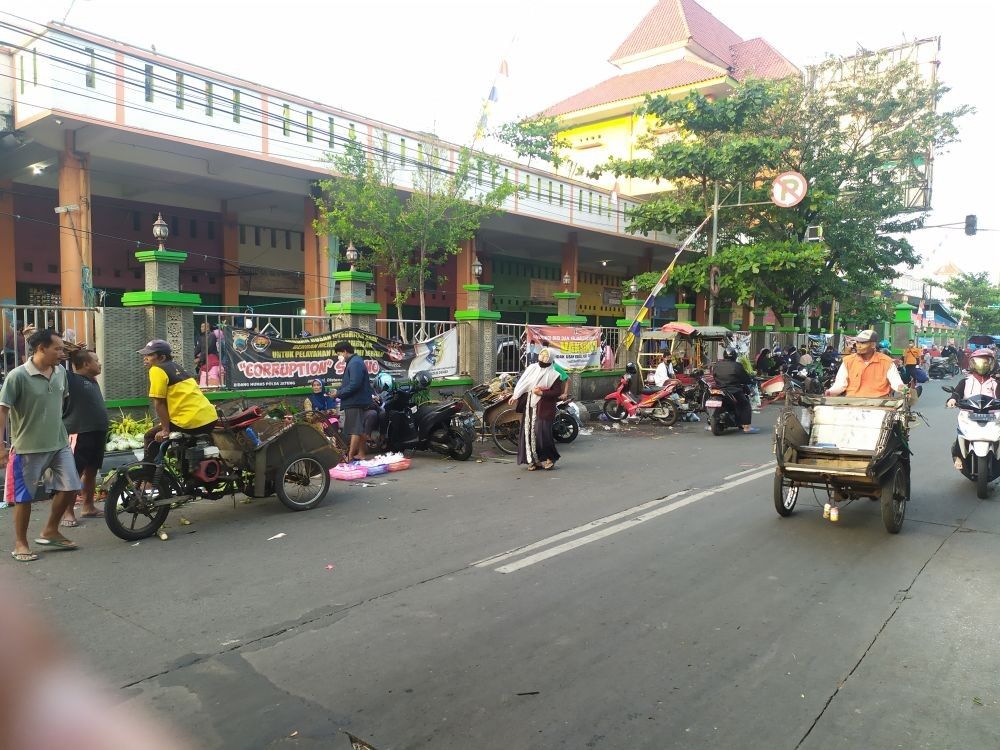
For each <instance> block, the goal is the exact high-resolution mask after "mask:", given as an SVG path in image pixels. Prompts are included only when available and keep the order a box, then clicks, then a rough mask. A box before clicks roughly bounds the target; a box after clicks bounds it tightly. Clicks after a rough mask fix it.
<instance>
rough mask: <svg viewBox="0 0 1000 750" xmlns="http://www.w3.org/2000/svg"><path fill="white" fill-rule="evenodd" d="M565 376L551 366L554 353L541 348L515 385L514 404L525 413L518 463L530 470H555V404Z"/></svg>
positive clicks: (512, 399) (556, 454) (556, 453)
mask: <svg viewBox="0 0 1000 750" xmlns="http://www.w3.org/2000/svg"><path fill="white" fill-rule="evenodd" d="M561 378H562V373H561V372H560V369H559V368H556V367H553V366H552V353H551V352H550V351H549V350H548V349H542V350H541V351H540V352H539V353H538V361H537V362H535V363H534V364H531V365H529V366H528V368H527V369H526V370H525V371H524V373H523V374H522V375H521V377H520V379H518V381H517V385H515V386H514V394H513V396H512V397H511V399H510V403H511V404H517V407H518V411H519V412H521V413H522V414H523V418H522V420H521V431H520V435H519V439H518V444H517V463H518V464H528V471H535V470H536V469H554V468H555V465H556V461H558V460H559V451H557V450H556V442H555V439H554V438H553V437H552V422H553V421H554V420H555V416H556V402H557V401H559V398H560V397H561V396H562V393H563V386H562V383H561V382H560V381H561Z"/></svg>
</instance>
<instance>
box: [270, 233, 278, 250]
mask: <svg viewBox="0 0 1000 750" xmlns="http://www.w3.org/2000/svg"><path fill="white" fill-rule="evenodd" d="M276 247H278V230H277V229H272V230H271V248H272V249H273V248H276Z"/></svg>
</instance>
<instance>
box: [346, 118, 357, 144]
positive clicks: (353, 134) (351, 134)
mask: <svg viewBox="0 0 1000 750" xmlns="http://www.w3.org/2000/svg"><path fill="white" fill-rule="evenodd" d="M347 137H348V138H349V139H350V140H352V141H356V140H358V134H357V132H356V131H355V130H354V123H353V122H352V123H351V124H350V125H348V126H347Z"/></svg>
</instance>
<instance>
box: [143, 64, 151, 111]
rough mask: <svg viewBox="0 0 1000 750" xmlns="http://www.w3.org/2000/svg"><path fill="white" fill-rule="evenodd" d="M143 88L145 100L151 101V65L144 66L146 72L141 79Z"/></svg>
mask: <svg viewBox="0 0 1000 750" xmlns="http://www.w3.org/2000/svg"><path fill="white" fill-rule="evenodd" d="M143 88H144V89H145V90H146V101H147V102H151V101H153V66H152V65H147V66H146V74H145V78H144V79H143Z"/></svg>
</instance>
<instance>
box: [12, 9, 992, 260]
mask: <svg viewBox="0 0 1000 750" xmlns="http://www.w3.org/2000/svg"><path fill="white" fill-rule="evenodd" d="M700 2H701V4H702V5H703V6H704V7H705V8H706V9H707V10H708V11H709V12H711V13H712V14H713V15H715V16H716V17H717V18H719V19H720V20H721V21H723V22H724V23H725V24H727V25H728V26H729V27H730V28H731V29H733V30H734V31H735V32H736V33H737V34H739V35H740V36H742V37H743V38H744V39H750V38H753V37H757V36H761V37H764V38H765V39H766V40H767V41H769V42H770V43H771V44H772V45H774V46H775V47H776V48H777V49H778V50H779V51H780V52H781V53H782V54H784V55H785V56H786V57H787V58H788V59H790V60H791V61H792V62H793V63H795V64H796V65H798V66H799V67H800V68H802V67H804V66H806V65H809V64H811V63H815V62H818V61H820V60H822V59H823V57H825V56H826V55H827V54H837V55H850V54H852V53H854V52H855V51H856V50H857V47H858V45H861V46H863V47H865V48H867V49H877V48H880V47H886V46H892V45H895V44H899V43H901V42H902V41H904V40H906V39H914V38H923V37H928V36H940V37H941V54H940V59H941V67H940V69H939V77H940V79H941V80H942V81H943V82H944V83H945V84H946V85H948V86H949V87H950V88H951V92H950V93H949V94H948V96H947V98H946V100H945V101H944V104H943V106H944V107H945V108H948V109H950V108H953V107H956V106H958V105H960V104H971V105H973V106H975V107H976V109H977V112H976V113H975V114H974V115H971V116H969V117H967V118H965V119H964V120H962V121H960V123H959V127H960V130H961V142H960V143H957V144H955V145H953V146H951V147H949V148H948V151H947V152H946V153H944V154H941V155H939V156H938V157H937V159H936V162H935V170H934V185H933V191H934V192H933V211H932V213H931V214H930V216H929V217H928V220H927V222H926V223H927V224H928V225H933V224H945V223H953V222H958V223H959V224H960V225H961V223H962V222H964V218H965V215H966V214H976V215H977V217H978V222H979V226H980V227H981V228H985V229H996V230H1000V215H998V210H997V207H998V206H1000V181H998V179H997V174H998V172H1000V169H998V167H1000V157H998V155H997V154H998V149H997V147H996V143H995V139H996V137H997V134H998V133H1000V127H998V126H1000V111H998V109H1000V108H998V103H997V97H996V91H995V89H996V83H995V77H994V73H993V71H992V69H991V68H990V67H989V64H988V63H987V62H986V61H987V60H988V59H989V54H990V53H991V52H992V50H993V49H994V48H995V46H996V44H997V28H998V23H997V22H998V20H1000V11H998V10H997V9H996V7H995V4H994V3H993V2H988V1H987V0H951V1H950V2H947V3H941V2H927V1H914V0H911V1H909V2H904V1H903V0H758V2H747V1H746V0H700ZM654 4H655V0H606V1H605V2H595V1H594V0H410V1H409V2H406V1H403V0H353V2H343V0H327V1H326V2H307V1H306V0H281V2H277V3H274V2H269V3H265V2H256V1H254V0H242V1H241V2H234V1H233V0H210V1H208V2H206V1H205V0H173V1H172V2H158V3H153V2H148V1H147V0H129V1H128V2H121V1H120V0H33V2H31V3H24V2H22V1H21V0H0V10H4V11H9V12H12V13H17V14H19V15H22V16H26V17H29V18H31V19H32V20H35V21H46V20H63V18H64V17H66V14H67V12H68V13H69V15H68V17H67V18H66V22H67V23H69V24H72V25H74V26H78V27H80V28H84V29H87V30H90V31H93V32H96V33H100V34H104V35H106V36H110V37H113V38H116V39H119V40H120V41H123V42H126V43H129V44H134V45H136V46H140V47H147V48H148V47H150V45H155V47H156V50H157V51H158V52H160V53H163V54H167V55H171V56H174V57H178V58H180V59H182V60H186V61H188V62H191V63H194V64H198V65H203V66H206V67H209V68H215V69H217V70H219V71H222V72H225V73H229V74H231V75H236V76H239V77H242V78H246V79H249V80H252V81H257V82H260V83H263V84H266V85H270V86H274V87H276V88H279V89H283V90H286V91H289V92H291V93H294V94H297V95H300V96H304V97H309V98H311V99H315V100H318V101H320V102H323V103H324V104H328V105H331V106H334V107H339V108H342V109H345V110H347V111H350V112H354V113H357V114H360V115H364V116H367V117H373V118H376V119H379V120H382V121H385V122H388V123H390V124H393V125H396V126H399V127H405V128H409V129H412V130H418V131H426V132H433V133H436V134H437V135H438V136H440V137H442V138H444V139H446V140H449V141H452V142H455V143H459V144H468V143H470V142H471V140H472V136H473V132H474V130H475V125H476V122H477V120H478V119H479V113H480V107H481V105H482V101H483V99H484V97H485V96H486V95H487V94H488V92H489V90H490V86H491V84H492V83H493V81H494V78H495V76H496V73H497V70H498V68H499V64H500V61H501V60H502V59H506V60H507V62H508V69H509V73H510V75H509V77H508V78H507V80H506V81H505V85H504V86H503V87H502V88H501V89H500V91H499V95H500V100H499V102H498V104H497V106H496V108H495V109H494V111H493V113H492V115H491V121H490V124H491V125H499V124H500V123H501V122H503V121H506V120H512V119H515V118H519V117H523V116H526V115H531V114H534V113H536V112H539V111H541V110H542V109H544V108H545V107H547V106H548V105H550V104H553V103H555V102H557V101H560V100H561V99H564V98H566V97H567V96H569V95H571V94H574V93H576V92H578V91H580V90H582V89H584V88H587V87H588V86H591V85H593V84H595V83H598V82H600V81H602V80H604V79H606V78H610V77H611V76H613V75H615V73H616V72H617V69H616V68H614V67H612V66H611V65H610V64H609V63H608V62H607V58H608V57H609V56H610V55H611V53H612V52H613V51H614V50H615V48H616V47H617V46H618V44H619V43H620V42H621V41H623V40H624V39H625V37H626V36H627V35H628V33H629V32H630V31H631V30H632V28H634V27H635V25H636V24H638V22H639V21H640V20H641V19H642V17H643V16H644V15H645V14H646V12H647V11H648V10H649V9H650V8H652V7H653V6H654ZM998 239H1000V231H996V232H988V231H987V232H980V233H979V234H977V235H976V236H975V237H967V236H966V235H965V234H964V232H963V231H962V228H961V226H959V228H957V229H950V230H948V229H926V230H922V231H919V232H915V233H912V234H911V235H910V241H911V242H912V243H913V244H914V246H915V247H916V248H917V249H918V251H919V252H920V253H921V254H922V255H923V256H924V261H923V263H922V267H921V268H918V269H917V271H916V273H917V274H923V273H932V272H933V271H934V270H936V269H937V268H938V267H940V266H942V265H944V264H945V263H947V262H953V263H955V264H956V265H958V266H959V267H960V268H961V269H962V270H965V271H970V272H972V271H988V272H990V274H991V276H992V278H993V279H994V280H997V279H998V278H1000V253H998V252H997V251H998V244H1000V242H998Z"/></svg>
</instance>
